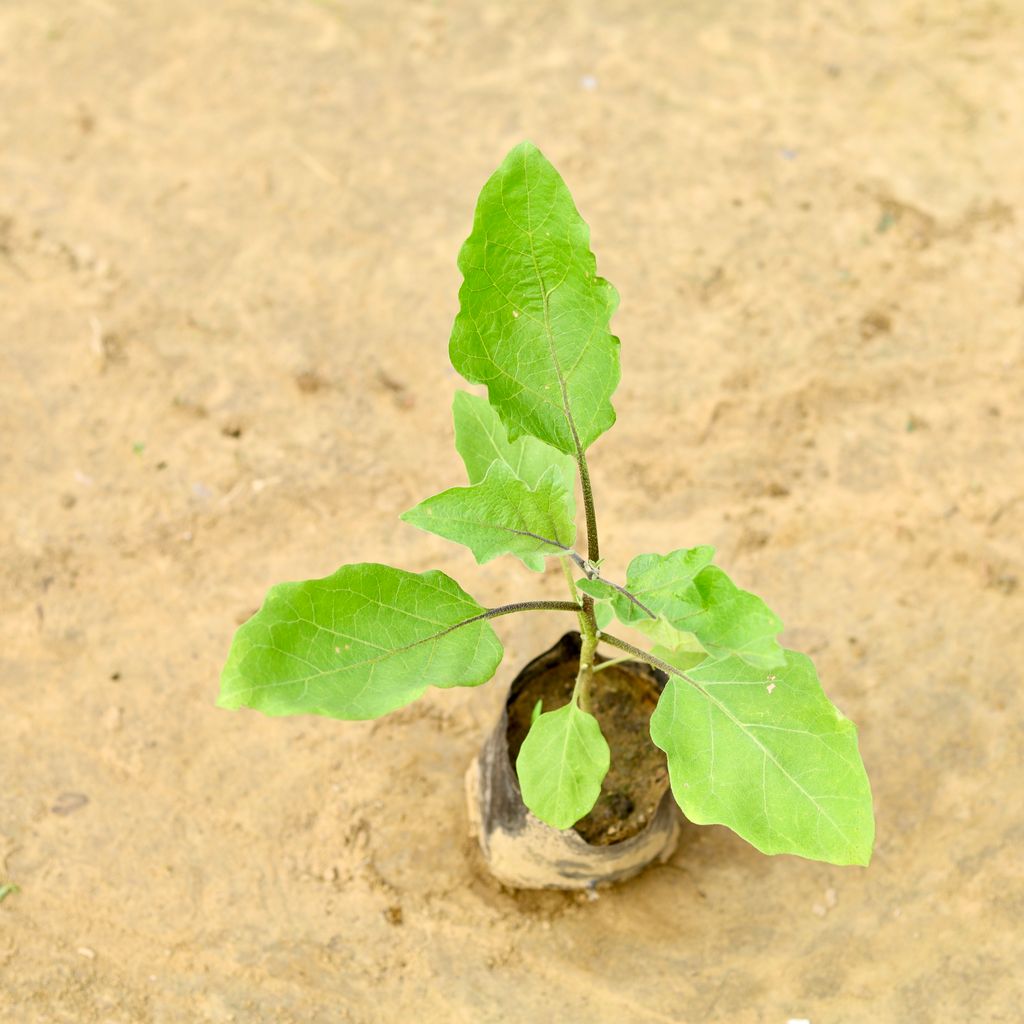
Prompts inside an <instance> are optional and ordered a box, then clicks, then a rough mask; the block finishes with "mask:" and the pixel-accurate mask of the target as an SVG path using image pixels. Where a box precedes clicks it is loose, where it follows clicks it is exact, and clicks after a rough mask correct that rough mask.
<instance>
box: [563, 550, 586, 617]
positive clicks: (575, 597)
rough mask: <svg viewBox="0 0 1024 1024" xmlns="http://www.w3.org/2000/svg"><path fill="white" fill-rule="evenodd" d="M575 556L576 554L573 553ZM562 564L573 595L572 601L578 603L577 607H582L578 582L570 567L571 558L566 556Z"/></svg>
mask: <svg viewBox="0 0 1024 1024" xmlns="http://www.w3.org/2000/svg"><path fill="white" fill-rule="evenodd" d="M573 553H574V554H575V552H573ZM559 561H560V562H561V563H562V572H563V573H564V574H565V582H566V583H567V584H568V585H569V593H570V594H572V599H573V600H574V601H575V602H576V606H577V607H581V605H580V594H579V591H578V590H577V589H576V581H575V580H574V579H573V578H572V569H571V568H570V567H569V557H568V556H567V555H566V556H564V557H562V558H560V559H559Z"/></svg>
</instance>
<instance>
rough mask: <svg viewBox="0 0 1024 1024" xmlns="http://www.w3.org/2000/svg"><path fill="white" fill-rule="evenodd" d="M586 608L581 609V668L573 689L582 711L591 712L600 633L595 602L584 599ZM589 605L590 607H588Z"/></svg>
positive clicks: (574, 696)
mask: <svg viewBox="0 0 1024 1024" xmlns="http://www.w3.org/2000/svg"><path fill="white" fill-rule="evenodd" d="M583 603H584V607H583V608H581V609H580V635H581V637H582V638H583V642H582V643H581V644H580V668H579V672H577V673H576V685H575V686H574V687H573V691H572V698H573V700H575V701H577V703H578V704H579V706H580V710H581V711H587V712H589V711H590V708H591V701H590V685H591V683H592V682H593V681H594V652H595V651H596V650H597V641H598V635H599V634H598V631H597V622H596V621H595V620H594V602H593V601H591V600H590V598H588V597H584V598H583ZM587 605H589V607H587Z"/></svg>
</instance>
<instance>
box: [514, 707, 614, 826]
mask: <svg viewBox="0 0 1024 1024" xmlns="http://www.w3.org/2000/svg"><path fill="white" fill-rule="evenodd" d="M610 763H611V754H610V752H609V750H608V743H607V741H606V740H605V738H604V736H602V735H601V727H600V726H599V725H598V724H597V719H596V718H595V717H594V716H593V715H591V714H589V713H588V712H586V711H582V710H580V708H579V707H578V706H577V704H576V701H575V700H571V701H570V702H569V703H568V704H566V705H565V706H564V707H561V708H559V709H558V710H557V711H548V712H546V713H545V714H542V715H540V716H539V717H538V718H537V720H536V721H535V722H534V723H533V725H532V727H531V729H530V732H529V734H528V735H527V737H526V739H525V740H524V741H523V745H522V747H520V749H519V756H518V757H517V758H516V774H517V775H518V776H519V788H520V789H521V790H522V794H523V803H525V804H526V806H527V807H528V808H529V809H530V810H531V811H532V812H533V813H534V814H535V815H536V816H537V817H538V818H540V820H541V821H543V822H546V823H547V824H548V825H551V826H552V827H553V828H559V829H564V828H572V826H573V825H575V824H576V822H577V821H579V820H580V818H582V817H584V816H585V815H587V814H589V813H590V810H591V809H592V808H593V806H594V804H596V803H597V798H598V797H599V796H600V795H601V783H602V782H603V781H604V777H605V775H607V774H608V766H609V764H610Z"/></svg>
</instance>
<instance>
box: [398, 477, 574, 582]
mask: <svg viewBox="0 0 1024 1024" xmlns="http://www.w3.org/2000/svg"><path fill="white" fill-rule="evenodd" d="M574 512H575V504H574V502H573V499H572V494H571V493H570V492H569V491H568V490H567V489H566V485H565V481H564V480H563V478H562V475H561V473H560V472H559V470H558V467H556V466H551V467H549V468H548V469H547V470H546V471H545V472H544V473H543V474H542V475H541V477H540V480H539V481H538V482H537V487H536V489H535V490H531V489H530V488H529V487H527V485H526V484H525V483H523V481H522V480H520V479H519V478H518V477H516V476H513V475H512V471H511V470H510V469H509V468H508V466H506V465H505V464H504V463H503V462H494V463H493V464H492V465H491V468H490V469H489V470H488V471H487V476H485V477H484V479H483V480H482V481H481V482H480V483H478V484H474V485H473V486H472V487H452V488H450V489H449V490H447V491H442V492H441V493H440V494H435V495H434V497H432V498H427V500H426V501H422V502H420V504H419V505H417V506H416V507H415V508H411V509H409V511H408V512H404V513H402V516H401V518H402V519H403V520H404V521H405V522H407V523H412V525H413V526H418V527H419V528H420V529H421V530H426V531H427V532H428V533H436V534H437V535H438V536H440V537H447V538H448V539H449V540H454V541H457V542H458V543H459V544H465V545H466V547H468V548H469V549H470V550H471V551H472V552H473V554H474V555H475V556H476V560H477V562H479V563H481V564H483V563H484V562H489V561H490V560H491V559H492V558H497V557H498V555H505V554H509V555H515V556H516V557H517V558H521V559H522V560H523V561H524V562H525V563H526V565H527V566H528V567H529V568H530V569H534V570H535V571H537V572H541V571H542V570H543V569H544V559H545V558H546V557H548V556H550V555H561V554H564V553H565V552H566V551H567V550H570V549H571V547H572V542H573V540H574V539H575V537H576V524H575V522H574V519H573V515H574Z"/></svg>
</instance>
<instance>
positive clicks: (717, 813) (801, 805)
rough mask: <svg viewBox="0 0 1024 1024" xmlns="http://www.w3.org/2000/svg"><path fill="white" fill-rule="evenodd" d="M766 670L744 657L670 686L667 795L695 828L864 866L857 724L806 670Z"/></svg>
mask: <svg viewBox="0 0 1024 1024" xmlns="http://www.w3.org/2000/svg"><path fill="white" fill-rule="evenodd" d="M784 655H785V661H784V663H783V664H782V665H781V666H779V667H777V668H774V669H771V670H765V669H763V668H758V667H756V666H753V665H749V664H747V663H746V662H744V661H742V660H741V659H739V658H737V657H730V658H726V659H724V660H721V661H713V662H712V661H709V662H707V663H705V664H702V665H700V666H699V667H697V668H694V669H690V670H689V671H687V672H686V673H685V677H686V678H679V677H678V676H675V675H673V676H672V677H671V678H670V680H669V683H668V685H667V686H666V687H665V691H664V693H663V694H662V696H661V700H660V701H659V702H658V706H657V708H656V709H655V712H654V714H653V716H652V717H651V737H652V738H653V740H654V742H655V743H656V744H657V746H659V747H660V748H661V749H662V750H664V751H665V753H666V754H667V755H668V767H669V775H670V778H671V782H672V792H673V794H674V795H675V798H676V800H677V801H678V803H679V806H680V807H682V809H683V812H684V813H685V814H686V816H687V817H688V818H689V819H690V820H691V821H693V822H696V823H697V824H699V825H709V824H721V825H727V826H728V827H729V828H731V829H732V830H733V831H734V832H736V833H738V834H739V835H740V836H742V837H743V838H744V839H746V840H747V841H748V842H749V843H752V844H753V845H754V846H756V847H757V849H759V850H761V851H762V852H763V853H794V854H797V855H799V856H801V857H809V858H812V859H814V860H824V861H828V862H830V863H832V864H867V863H868V861H869V860H870V858H871V846H872V843H873V840H874V831H875V826H874V817H873V814H872V809H871V789H870V787H869V784H868V779H867V775H866V774H865V771H864V766H863V764H862V763H861V759H860V755H859V753H858V751H857V730H856V728H855V727H854V725H853V723H852V722H851V721H849V720H848V719H846V718H844V717H843V715H842V714H841V713H840V712H839V711H838V710H837V709H836V708H835V707H833V705H832V704H830V703H829V701H828V699H827V698H826V697H825V694H824V693H823V692H822V689H821V685H820V684H819V682H818V677H817V674H816V673H815V671H814V665H813V664H812V663H811V660H810V659H809V658H807V657H806V656H805V655H803V654H797V653H795V652H793V651H785V652H784Z"/></svg>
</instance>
